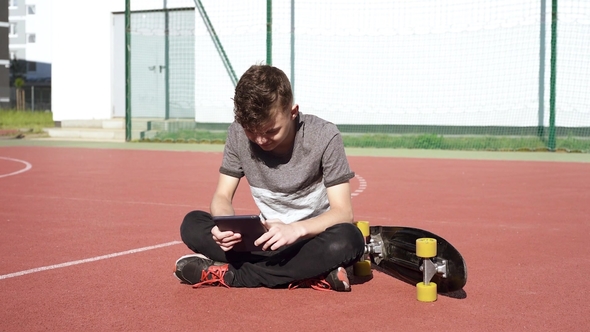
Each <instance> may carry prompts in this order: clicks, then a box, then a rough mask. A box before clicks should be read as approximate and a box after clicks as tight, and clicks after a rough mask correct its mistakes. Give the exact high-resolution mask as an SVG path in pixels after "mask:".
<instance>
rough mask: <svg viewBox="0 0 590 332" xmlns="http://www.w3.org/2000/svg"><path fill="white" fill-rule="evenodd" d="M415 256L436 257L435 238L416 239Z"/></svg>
mask: <svg viewBox="0 0 590 332" xmlns="http://www.w3.org/2000/svg"><path fill="white" fill-rule="evenodd" d="M416 256H418V257H421V258H431V257H436V239H431V238H420V239H417V240H416Z"/></svg>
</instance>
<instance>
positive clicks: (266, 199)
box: [175, 65, 364, 291]
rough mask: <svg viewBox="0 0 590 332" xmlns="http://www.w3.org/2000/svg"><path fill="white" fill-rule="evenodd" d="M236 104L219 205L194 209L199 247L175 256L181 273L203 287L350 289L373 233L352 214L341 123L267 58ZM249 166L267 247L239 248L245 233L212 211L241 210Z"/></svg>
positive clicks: (248, 77) (189, 240)
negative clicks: (305, 109) (350, 270)
mask: <svg viewBox="0 0 590 332" xmlns="http://www.w3.org/2000/svg"><path fill="white" fill-rule="evenodd" d="M234 113H235V121H234V123H232V124H231V125H230V127H229V129H228V137H227V141H226V144H225V149H224V153H223V161H222V163H221V167H220V169H219V172H220V175H219V181H218V184H217V189H216V190H215V193H214V194H213V199H212V201H211V206H210V209H211V213H207V212H204V211H192V212H190V213H188V214H187V215H186V217H185V218H184V220H183V222H182V225H181V227H180V234H181V237H182V240H183V241H184V243H185V244H186V245H187V246H188V248H189V249H191V250H192V251H194V252H195V253H198V254H192V255H187V256H183V257H181V258H180V259H178V260H177V261H176V269H175V275H176V277H178V278H179V279H180V280H181V281H184V282H186V283H188V284H193V285H195V287H198V286H201V285H206V284H208V285H217V286H219V285H222V286H226V287H261V286H264V287H286V286H290V287H300V286H309V287H313V288H314V289H321V290H324V289H331V290H336V291H350V282H349V279H348V276H347V273H346V270H345V268H346V267H348V266H351V265H352V264H353V263H354V262H355V261H357V260H358V259H359V258H360V257H361V256H362V255H363V252H364V239H363V236H362V235H361V233H360V231H359V230H358V229H357V227H356V226H355V225H353V223H352V221H353V211H352V204H351V197H350V184H349V180H350V179H351V178H353V177H354V173H353V172H352V171H351V170H350V167H349V164H348V161H347V159H346V155H345V152H344V146H343V143H342V137H341V136H340V133H339V131H338V129H337V128H336V126H335V125H334V124H332V123H330V122H327V121H325V120H323V119H320V118H318V117H316V116H313V115H309V114H302V113H301V112H299V105H296V104H293V94H292V90H291V84H290V83H289V80H288V78H287V76H286V75H285V74H284V73H283V72H282V71H281V70H280V69H278V68H275V67H272V66H268V65H254V66H252V67H250V68H249V69H248V70H247V71H246V72H245V73H244V74H243V75H242V77H241V78H240V81H239V82H238V84H237V86H236V89H235V96H234ZM244 176H245V177H246V179H247V180H248V183H249V184H250V190H251V193H252V196H253V198H254V201H255V203H256V205H257V206H258V208H259V209H260V216H261V218H262V219H263V220H264V221H263V223H264V225H265V226H266V228H267V229H268V232H266V233H265V234H264V235H262V236H261V237H260V238H258V239H257V240H256V242H255V244H256V245H262V248H263V251H256V252H251V253H250V252H249V253H244V252H236V251H234V250H232V248H233V246H234V245H235V244H236V243H238V242H240V241H241V236H240V234H238V233H233V232H231V231H228V232H221V231H220V230H219V229H218V228H217V226H215V224H214V222H213V220H212V216H223V215H234V214H235V213H234V209H233V207H232V199H233V196H234V193H235V192H236V189H237V187H238V185H239V183H240V179H241V178H242V177H244Z"/></svg>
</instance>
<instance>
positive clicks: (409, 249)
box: [369, 226, 467, 294]
mask: <svg viewBox="0 0 590 332" xmlns="http://www.w3.org/2000/svg"><path fill="white" fill-rule="evenodd" d="M369 229H370V233H371V235H370V242H372V243H378V242H379V241H380V243H381V253H380V254H376V253H371V254H370V255H369V257H370V259H371V263H372V264H374V265H376V269H377V270H380V271H382V272H384V273H387V274H389V275H391V276H393V277H395V278H397V279H400V280H402V281H404V282H407V283H409V284H412V285H414V286H415V285H416V284H417V283H419V282H421V281H423V279H424V274H423V272H422V271H421V270H420V266H421V265H422V260H423V259H422V258H420V257H418V256H416V240H417V239H420V238H433V239H436V241H437V254H436V257H433V258H430V260H431V261H432V262H434V263H436V264H438V265H442V264H444V265H445V268H444V270H445V272H444V274H443V273H442V272H439V273H436V274H435V275H434V276H433V277H432V280H431V281H432V282H434V283H436V285H437V287H438V293H443V294H444V293H451V292H456V291H459V290H461V289H463V286H465V284H466V283H467V266H466V264H465V260H464V259H463V257H462V256H461V254H460V253H459V251H458V250H457V249H455V247H453V246H452V245H451V244H450V243H449V242H448V241H446V240H445V239H443V238H442V237H440V236H438V235H436V234H433V233H431V232H428V231H425V230H422V229H417V228H411V227H396V226H370V227H369Z"/></svg>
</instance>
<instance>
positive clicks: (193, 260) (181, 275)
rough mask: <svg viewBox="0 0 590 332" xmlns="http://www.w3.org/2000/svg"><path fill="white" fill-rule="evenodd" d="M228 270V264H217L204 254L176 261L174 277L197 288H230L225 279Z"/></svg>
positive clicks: (188, 256) (187, 256)
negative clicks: (206, 286)
mask: <svg viewBox="0 0 590 332" xmlns="http://www.w3.org/2000/svg"><path fill="white" fill-rule="evenodd" d="M228 268H229V265H228V264H227V263H219V262H215V261H213V260H211V259H209V258H207V257H206V256H205V255H202V254H192V255H186V256H182V257H180V258H179V259H178V260H177V261H176V267H175V269H174V276H175V277H176V278H177V279H178V280H180V281H182V282H185V283H187V284H190V285H193V287H195V288H197V287H200V286H203V285H211V286H225V287H229V285H228V284H226V282H225V280H224V278H223V277H224V276H225V274H226V273H227V271H228Z"/></svg>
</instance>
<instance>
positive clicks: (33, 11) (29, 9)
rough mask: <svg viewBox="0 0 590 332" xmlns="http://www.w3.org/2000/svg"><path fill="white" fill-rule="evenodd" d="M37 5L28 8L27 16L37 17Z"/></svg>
mask: <svg viewBox="0 0 590 332" xmlns="http://www.w3.org/2000/svg"><path fill="white" fill-rule="evenodd" d="M36 11H37V10H36V9H35V5H28V6H27V15H35V13H36Z"/></svg>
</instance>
